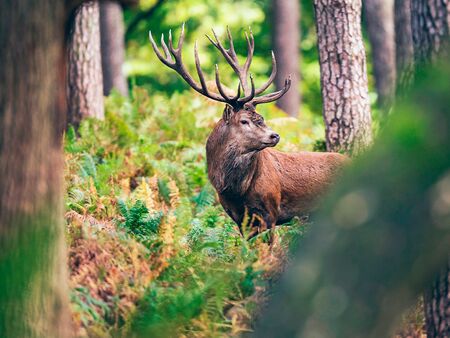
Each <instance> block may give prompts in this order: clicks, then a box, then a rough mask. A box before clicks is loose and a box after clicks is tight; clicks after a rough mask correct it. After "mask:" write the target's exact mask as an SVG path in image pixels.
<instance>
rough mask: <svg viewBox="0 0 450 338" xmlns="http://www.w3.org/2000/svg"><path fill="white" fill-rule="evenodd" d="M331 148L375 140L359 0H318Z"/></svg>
mask: <svg viewBox="0 0 450 338" xmlns="http://www.w3.org/2000/svg"><path fill="white" fill-rule="evenodd" d="M314 9H315V15H316V29H317V40H318V48H319V61H320V82H321V87H322V98H323V117H324V120H325V128H326V133H325V136H326V144H327V150H328V151H344V152H348V153H354V154H356V153H359V152H360V151H362V150H363V149H364V148H366V147H367V146H368V145H369V144H370V143H371V142H372V132H371V124H372V118H371V116H370V104H369V97H368V89H367V70H366V54H365V51H364V44H363V40H362V36H361V24H360V21H361V1H360V0H315V1H314Z"/></svg>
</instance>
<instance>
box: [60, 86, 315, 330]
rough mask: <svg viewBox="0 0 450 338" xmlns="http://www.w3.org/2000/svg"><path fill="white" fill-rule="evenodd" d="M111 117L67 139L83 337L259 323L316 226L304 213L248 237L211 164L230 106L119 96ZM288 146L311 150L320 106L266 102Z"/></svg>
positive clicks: (74, 289)
mask: <svg viewBox="0 0 450 338" xmlns="http://www.w3.org/2000/svg"><path fill="white" fill-rule="evenodd" d="M106 104H107V105H106V118H105V120H104V121H98V120H90V119H88V120H85V121H83V123H82V124H81V126H80V128H79V130H78V131H77V133H76V132H75V131H74V130H73V129H69V130H68V132H67V133H66V138H65V153H66V174H65V179H66V186H67V193H66V221H67V242H68V246H69V267H70V286H71V304H72V312H73V318H74V322H75V326H76V328H77V336H80V337H84V336H89V337H108V336H119V337H120V336H125V337H128V336H136V337H140V336H145V337H221V336H236V335H239V334H240V333H242V332H244V331H248V330H251V327H252V323H253V321H254V320H255V318H256V316H257V313H258V309H260V308H261V306H262V304H263V303H264V299H265V297H266V291H265V290H266V287H267V285H268V283H270V282H273V281H274V280H275V279H276V278H277V276H278V275H279V273H280V272H281V270H282V269H283V267H284V266H285V263H286V261H287V259H288V255H287V252H288V248H289V245H293V243H294V242H295V241H297V240H298V239H299V238H301V236H299V234H300V235H301V234H302V233H303V231H304V228H303V226H301V225H299V222H298V221H294V222H293V223H292V224H291V226H289V227H280V228H279V229H277V231H276V237H275V244H274V245H273V247H272V248H269V246H268V245H267V244H266V242H265V240H264V234H262V235H260V236H258V237H257V238H256V239H254V240H252V241H250V242H248V241H246V240H244V239H243V237H242V236H241V234H240V233H239V230H238V228H237V227H236V225H235V224H234V223H233V222H232V221H231V219H230V218H229V217H228V216H227V215H226V214H225V212H224V211H223V209H222V207H221V206H220V204H219V203H218V201H217V197H216V193H215V191H214V189H213V188H212V187H211V185H210V184H209V182H208V179H207V175H206V164H205V150H204V144H205V141H206V138H207V136H208V133H209V132H210V130H211V129H212V127H213V125H214V123H215V121H217V120H218V118H219V117H220V112H221V107H220V106H217V105H213V104H211V103H208V102H207V101H205V100H204V99H202V98H200V97H198V96H195V95H192V94H191V93H189V94H176V95H173V96H172V97H171V98H170V99H168V98H166V97H161V96H152V97H150V96H149V95H148V94H147V92H146V91H144V90H142V89H139V88H134V90H133V92H132V97H131V99H129V100H128V99H124V98H121V97H119V96H115V95H112V96H111V97H109V98H108V99H107V102H106ZM264 114H265V116H266V119H267V123H268V124H269V125H270V126H271V127H272V128H273V129H274V130H277V131H279V132H280V134H281V137H282V142H281V143H280V147H281V148H282V149H284V150H288V151H293V150H298V149H305V148H307V149H311V148H312V147H313V145H314V144H315V140H317V139H318V138H320V137H321V136H322V135H321V134H320V132H321V130H322V128H321V127H320V124H319V123H317V121H315V120H314V118H313V117H309V116H303V117H302V125H299V122H298V120H296V119H292V118H286V117H284V116H283V115H282V114H281V113H280V112H279V111H277V110H276V108H274V107H269V108H266V109H265V111H264Z"/></svg>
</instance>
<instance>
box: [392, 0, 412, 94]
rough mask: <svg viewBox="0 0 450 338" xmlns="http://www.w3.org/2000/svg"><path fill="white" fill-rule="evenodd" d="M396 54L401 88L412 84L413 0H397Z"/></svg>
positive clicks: (398, 79)
mask: <svg viewBox="0 0 450 338" xmlns="http://www.w3.org/2000/svg"><path fill="white" fill-rule="evenodd" d="M395 46H396V49H395V56H396V65H397V84H398V87H399V89H401V88H405V87H408V86H409V85H410V84H411V80H412V79H411V76H412V74H413V68H414V49H413V40H412V30H411V0H395Z"/></svg>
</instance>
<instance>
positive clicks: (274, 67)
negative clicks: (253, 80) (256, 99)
mask: <svg viewBox="0 0 450 338" xmlns="http://www.w3.org/2000/svg"><path fill="white" fill-rule="evenodd" d="M276 75H277V60H276V59H275V54H274V53H273V51H272V72H271V73H270V76H269V79H268V80H267V81H266V83H264V84H263V85H262V86H261V87H260V88H258V89H257V90H256V95H259V94H261V93H263V92H264V91H265V90H266V89H267V88H269V86H270V85H271V84H272V82H273V80H275V76H276Z"/></svg>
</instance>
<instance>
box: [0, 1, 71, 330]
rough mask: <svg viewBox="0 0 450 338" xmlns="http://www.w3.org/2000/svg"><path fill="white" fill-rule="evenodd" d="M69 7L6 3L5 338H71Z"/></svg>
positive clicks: (2, 122) (1, 79) (2, 90)
mask: <svg viewBox="0 0 450 338" xmlns="http://www.w3.org/2000/svg"><path fill="white" fill-rule="evenodd" d="M64 23H65V8H64V2H63V1H56V0H17V1H1V2H0V50H1V52H0V64H1V65H2V66H1V67H0V180H1V184H0V248H1V252H0V276H1V277H0V335H1V336H2V337H68V336H69V335H70V332H69V331H70V325H69V323H70V316H69V313H68V304H67V303H68V299H67V295H68V287H67V276H66V263H65V262H66V250H65V241H64V227H63V224H64V221H63V217H62V211H63V203H62V201H63V200H62V196H63V194H62V187H63V186H64V185H63V182H62V174H63V159H62V153H61V147H62V144H61V143H62V142H61V141H62V129H61V127H62V122H63V121H64V112H65V90H64V88H65V87H64V79H65V72H64V62H65V60H64V58H65V54H64Z"/></svg>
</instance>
